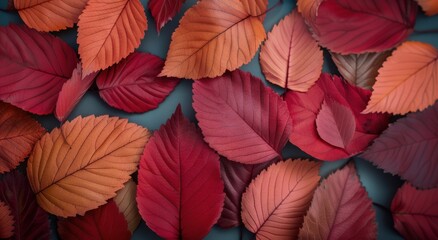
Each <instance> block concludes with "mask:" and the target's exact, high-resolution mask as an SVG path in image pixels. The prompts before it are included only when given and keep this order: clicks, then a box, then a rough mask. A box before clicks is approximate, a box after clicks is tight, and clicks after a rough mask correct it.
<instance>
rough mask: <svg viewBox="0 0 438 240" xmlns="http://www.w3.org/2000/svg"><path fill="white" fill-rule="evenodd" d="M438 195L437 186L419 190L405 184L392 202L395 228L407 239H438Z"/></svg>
mask: <svg viewBox="0 0 438 240" xmlns="http://www.w3.org/2000/svg"><path fill="white" fill-rule="evenodd" d="M437 196H438V189H437V188H434V189H429V190H417V189H415V188H414V187H412V185H410V184H409V183H405V184H403V186H402V187H401V188H400V189H399V190H398V191H397V193H396V194H395V197H394V199H393V200H392V204H391V212H392V217H393V219H394V227H395V229H397V231H398V232H399V233H400V234H401V235H402V236H403V237H405V238H406V239H437V238H438V233H437V232H436V229H438V222H437V221H436V219H437V218H438V198H437Z"/></svg>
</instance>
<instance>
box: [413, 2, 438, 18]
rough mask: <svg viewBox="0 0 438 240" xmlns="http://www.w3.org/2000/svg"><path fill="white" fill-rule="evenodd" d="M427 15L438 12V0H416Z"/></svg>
mask: <svg viewBox="0 0 438 240" xmlns="http://www.w3.org/2000/svg"><path fill="white" fill-rule="evenodd" d="M416 1H417V2H418V5H420V6H421V8H422V9H423V11H424V12H426V15H427V16H432V15H435V14H438V1H436V0H416Z"/></svg>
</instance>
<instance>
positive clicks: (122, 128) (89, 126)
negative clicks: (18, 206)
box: [27, 116, 149, 217]
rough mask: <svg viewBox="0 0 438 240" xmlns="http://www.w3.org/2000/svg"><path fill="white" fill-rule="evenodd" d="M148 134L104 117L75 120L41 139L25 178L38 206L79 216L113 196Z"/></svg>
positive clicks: (139, 153) (65, 214)
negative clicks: (27, 179)
mask: <svg viewBox="0 0 438 240" xmlns="http://www.w3.org/2000/svg"><path fill="white" fill-rule="evenodd" d="M148 138H149V133H148V131H147V130H146V129H144V128H142V127H140V126H138V125H136V124H133V123H128V121H127V120H124V119H119V118H117V117H111V118H110V117H108V116H100V117H95V116H89V117H85V118H82V117H77V118H75V119H74V120H73V121H71V122H66V123H65V124H63V125H62V126H61V128H55V129H54V130H52V132H50V133H47V134H46V135H44V136H43V137H42V138H41V140H39V141H38V142H37V143H36V145H35V147H34V149H33V152H32V154H31V156H30V157H29V161H28V164H27V175H28V178H29V182H30V185H31V187H32V190H33V192H34V193H35V195H36V198H37V201H38V203H39V205H40V206H41V207H42V208H44V210H46V211H47V212H49V213H52V214H54V215H57V216H61V217H69V216H75V215H76V214H79V215H83V214H84V213H85V212H86V211H88V210H91V209H95V208H97V207H98V206H100V205H102V204H104V203H106V200H108V199H110V198H112V197H114V196H115V195H116V193H115V192H116V191H117V190H119V189H121V188H122V187H123V184H124V183H125V182H126V181H128V180H129V179H130V178H131V176H130V174H132V173H133V172H135V171H136V170H137V164H138V162H139V160H140V155H141V153H142V151H143V148H144V146H145V144H146V142H147V140H148Z"/></svg>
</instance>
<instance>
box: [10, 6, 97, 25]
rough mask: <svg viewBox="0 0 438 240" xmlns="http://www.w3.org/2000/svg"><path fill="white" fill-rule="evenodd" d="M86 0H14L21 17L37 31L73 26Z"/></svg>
mask: <svg viewBox="0 0 438 240" xmlns="http://www.w3.org/2000/svg"><path fill="white" fill-rule="evenodd" d="M87 2H88V0H46V1H41V0H14V6H15V8H16V9H17V10H18V13H19V14H20V17H21V19H23V21H24V23H26V25H27V26H28V27H31V28H34V29H36V30H38V31H45V32H49V31H58V30H62V29H66V28H68V27H73V24H75V23H76V22H77V21H78V17H79V15H80V14H81V13H82V10H84V8H85V5H87Z"/></svg>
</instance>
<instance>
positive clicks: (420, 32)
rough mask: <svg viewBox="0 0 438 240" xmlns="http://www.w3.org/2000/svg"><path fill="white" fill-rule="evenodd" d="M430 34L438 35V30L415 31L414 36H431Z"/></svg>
mask: <svg viewBox="0 0 438 240" xmlns="http://www.w3.org/2000/svg"><path fill="white" fill-rule="evenodd" d="M429 33H438V29H428V30H414V34H429Z"/></svg>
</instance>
